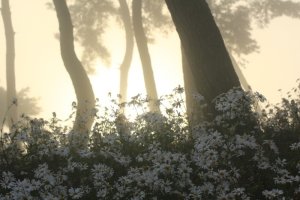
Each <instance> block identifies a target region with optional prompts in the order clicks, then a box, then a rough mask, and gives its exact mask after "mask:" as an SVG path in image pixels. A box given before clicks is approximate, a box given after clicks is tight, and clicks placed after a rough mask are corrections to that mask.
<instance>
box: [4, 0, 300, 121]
mask: <svg viewBox="0 0 300 200" xmlns="http://www.w3.org/2000/svg"><path fill="white" fill-rule="evenodd" d="M11 12H12V23H13V27H14V30H15V48H16V64H15V68H16V87H17V90H18V91H20V90H22V89H24V88H29V92H28V93H27V95H28V97H30V98H36V103H37V106H38V107H39V108H40V112H39V114H37V116H40V117H46V118H49V117H51V113H52V112H56V113H57V115H58V116H59V117H61V118H66V117H67V116H68V115H69V114H70V113H71V104H72V102H73V101H75V100H76V97H75V94H74V89H73V87H72V83H71V80H70V78H69V76H68V73H67V72H66V70H65V67H64V65H63V62H62V59H61V55H60V49H59V41H58V40H57V37H56V36H57V33H58V31H59V30H58V22H57V17H56V14H55V11H54V10H51V9H48V8H47V6H46V5H45V2H44V1H40V0H26V1H18V0H11ZM0 21H1V22H0V44H1V46H2V50H1V51H0V61H1V62H0V63H1V65H0V70H1V71H0V74H1V75H0V86H1V87H3V88H6V77H5V51H6V50H5V37H4V36H5V35H4V29H3V23H2V20H0ZM107 23H109V26H108V28H107V29H106V30H105V34H104V36H103V43H104V45H105V46H106V47H107V49H108V51H109V52H110V55H111V59H110V63H109V65H108V64H107V63H106V62H103V60H101V59H96V60H95V61H94V63H93V64H94V66H93V67H94V69H95V73H93V74H90V75H89V77H90V80H91V82H92V85H93V89H94V92H95V95H96V97H97V98H99V99H100V103H105V101H107V98H108V95H107V94H108V93H109V92H111V93H112V95H113V97H116V96H117V93H118V92H119V72H120V64H121V62H122V59H123V54H124V51H125V37H124V34H125V33H124V29H123V28H121V25H120V22H115V21H113V20H111V21H108V22H107ZM251 34H252V36H253V38H254V39H255V40H256V41H257V44H258V45H259V47H260V48H259V51H258V52H254V53H251V54H249V55H246V56H244V57H243V58H244V59H245V61H246V62H244V63H245V64H244V65H242V66H241V70H242V71H243V73H244V75H245V77H246V79H247V81H248V83H249V84H250V85H251V87H252V89H253V90H255V91H259V92H261V93H262V94H264V95H265V96H266V97H267V98H268V99H269V101H270V102H278V101H279V100H280V98H281V97H282V96H283V95H284V93H285V92H286V91H288V90H290V89H291V88H292V87H294V86H296V79H297V78H299V75H300V67H299V66H300V57H299V53H300V38H299V35H300V19H293V18H290V17H278V18H275V19H273V20H272V21H271V22H270V23H269V24H268V25H267V26H266V27H264V28H263V29H260V28H259V27H258V26H257V25H256V24H253V30H252V31H251ZM153 38H154V39H155V41H154V42H153V43H150V44H149V52H150V55H151V60H152V65H153V71H154V76H155V81H156V85H157V90H158V95H163V94H166V93H171V92H172V89H174V88H175V87H176V86H178V85H179V84H180V85H183V77H182V69H181V51H180V43H179V38H178V35H177V33H176V31H175V29H174V27H172V26H171V28H170V31H169V33H168V34H164V33H161V32H159V31H156V32H154V33H153ZM82 50H83V49H82V48H81V46H80V45H79V44H77V45H76V52H77V54H78V56H79V58H80V57H81V53H82ZM236 59H239V58H238V57H237V58H236ZM107 65H108V66H107ZM278 89H282V92H279V91H278ZM138 93H145V86H144V80H143V72H142V67H141V63H140V59H139V56H138V52H137V48H136V46H135V47H134V54H133V61H132V65H131V68H130V71H129V83H128V97H130V96H134V95H136V94H138ZM1 110H3V109H1Z"/></svg>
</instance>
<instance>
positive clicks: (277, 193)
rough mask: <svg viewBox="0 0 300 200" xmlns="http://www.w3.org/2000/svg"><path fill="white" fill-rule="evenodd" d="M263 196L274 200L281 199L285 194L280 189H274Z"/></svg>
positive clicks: (265, 192)
mask: <svg viewBox="0 0 300 200" xmlns="http://www.w3.org/2000/svg"><path fill="white" fill-rule="evenodd" d="M262 194H263V195H264V196H265V197H266V198H267V199H274V198H275V197H279V196H281V195H282V194H283V191H282V190H278V189H272V190H264V191H263V192H262Z"/></svg>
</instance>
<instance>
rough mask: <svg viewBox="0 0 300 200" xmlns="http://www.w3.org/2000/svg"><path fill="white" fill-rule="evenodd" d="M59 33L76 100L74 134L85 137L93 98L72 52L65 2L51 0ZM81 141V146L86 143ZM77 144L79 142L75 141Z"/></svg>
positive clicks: (84, 74)
mask: <svg viewBox="0 0 300 200" xmlns="http://www.w3.org/2000/svg"><path fill="white" fill-rule="evenodd" d="M53 3H54V6H55V10H56V14H57V18H58V22H59V31H60V49H61V56H62V60H63V62H64V65H65V68H66V70H67V72H68V73H69V75H70V78H71V80H72V83H73V86H74V90H75V93H76V98H77V111H76V118H75V122H74V127H73V130H74V133H78V134H79V135H85V134H86V135H85V136H87V134H88V131H89V130H90V128H91V126H92V123H93V120H94V116H93V114H92V112H93V110H94V108H95V96H94V92H93V89H92V85H91V83H90V80H89V78H88V76H87V73H86V71H85V70H84V68H83V66H82V64H81V62H80V61H79V59H78V57H77V56H76V53H75V50H74V36H73V25H72V20H71V16H70V13H69V9H68V6H67V4H66V1H65V0H53ZM85 138H86V141H82V144H84V143H86V142H87V137H85ZM76 142H79V141H76Z"/></svg>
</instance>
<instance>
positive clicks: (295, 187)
mask: <svg viewBox="0 0 300 200" xmlns="http://www.w3.org/2000/svg"><path fill="white" fill-rule="evenodd" d="M298 89H299V88H297V89H295V94H297V93H299V91H298ZM182 92H183V91H182V90H181V88H177V89H175V91H174V93H173V94H171V95H168V96H164V97H162V99H161V101H160V102H159V103H160V105H161V108H162V114H158V113H147V112H146V111H144V107H146V104H147V101H148V100H147V99H146V98H143V97H141V96H139V95H138V96H136V97H134V98H132V99H131V101H130V102H128V103H127V104H121V105H119V104H118V103H117V101H116V100H112V102H111V105H110V106H108V107H105V108H100V107H99V112H98V113H96V114H95V115H96V121H95V124H94V126H93V129H92V130H91V132H90V135H89V143H88V146H87V147H86V148H77V147H76V144H74V143H72V144H71V143H70V138H72V137H73V135H74V133H72V131H71V128H69V127H68V126H64V125H62V124H63V123H62V121H61V120H60V119H58V118H57V117H56V115H55V114H54V115H53V117H52V118H51V119H50V120H45V119H32V118H29V117H26V116H23V118H22V120H20V121H19V122H18V123H17V124H15V126H14V131H13V132H12V133H4V132H3V131H2V136H1V140H0V199H1V200H4V199H9V200H10V199H16V200H22V199H24V200H25V199H26V200H31V199H49V200H55V199H57V200H61V199H89V200H90V199H132V200H140V199H147V200H148V199H153V200H155V199H157V200H160V199H165V200H170V199H195V200H196V199H204V200H207V199H208V200H209V199H300V111H299V109H300V97H299V95H298V96H297V95H296V97H295V98H292V97H289V99H283V100H282V104H281V105H275V106H268V105H266V106H265V107H266V108H264V109H263V108H258V105H257V102H258V101H265V99H264V97H263V96H262V95H259V94H250V93H246V92H243V91H242V90H240V89H238V88H236V89H232V90H230V91H229V92H228V93H226V94H223V95H220V96H219V97H218V98H216V99H215V101H214V105H215V114H214V115H213V117H211V116H207V113H205V108H206V105H205V103H204V100H203V99H202V98H199V96H195V97H196V99H198V101H199V102H198V103H199V105H200V108H201V109H203V116H201V117H200V119H201V120H199V121H197V122H193V123H191V122H190V120H189V117H187V116H186V114H185V104H184V102H183V100H182V99H183V98H182V95H183V94H182ZM123 107H130V108H131V109H132V108H135V109H136V113H137V115H136V116H135V117H134V118H133V119H131V118H128V117H125V116H124V115H123V114H122V113H121V111H122V110H123V109H124V108H123ZM78 140H80V137H79V138H78Z"/></svg>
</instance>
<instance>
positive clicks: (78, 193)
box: [68, 187, 84, 199]
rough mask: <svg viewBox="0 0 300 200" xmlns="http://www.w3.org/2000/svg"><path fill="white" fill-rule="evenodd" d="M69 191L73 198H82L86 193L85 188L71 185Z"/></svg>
mask: <svg viewBox="0 0 300 200" xmlns="http://www.w3.org/2000/svg"><path fill="white" fill-rule="evenodd" d="M68 193H69V195H70V197H71V198H72V199H80V198H81V197H82V196H83V194H84V190H83V189H82V188H73V187H71V188H70V189H68Z"/></svg>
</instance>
